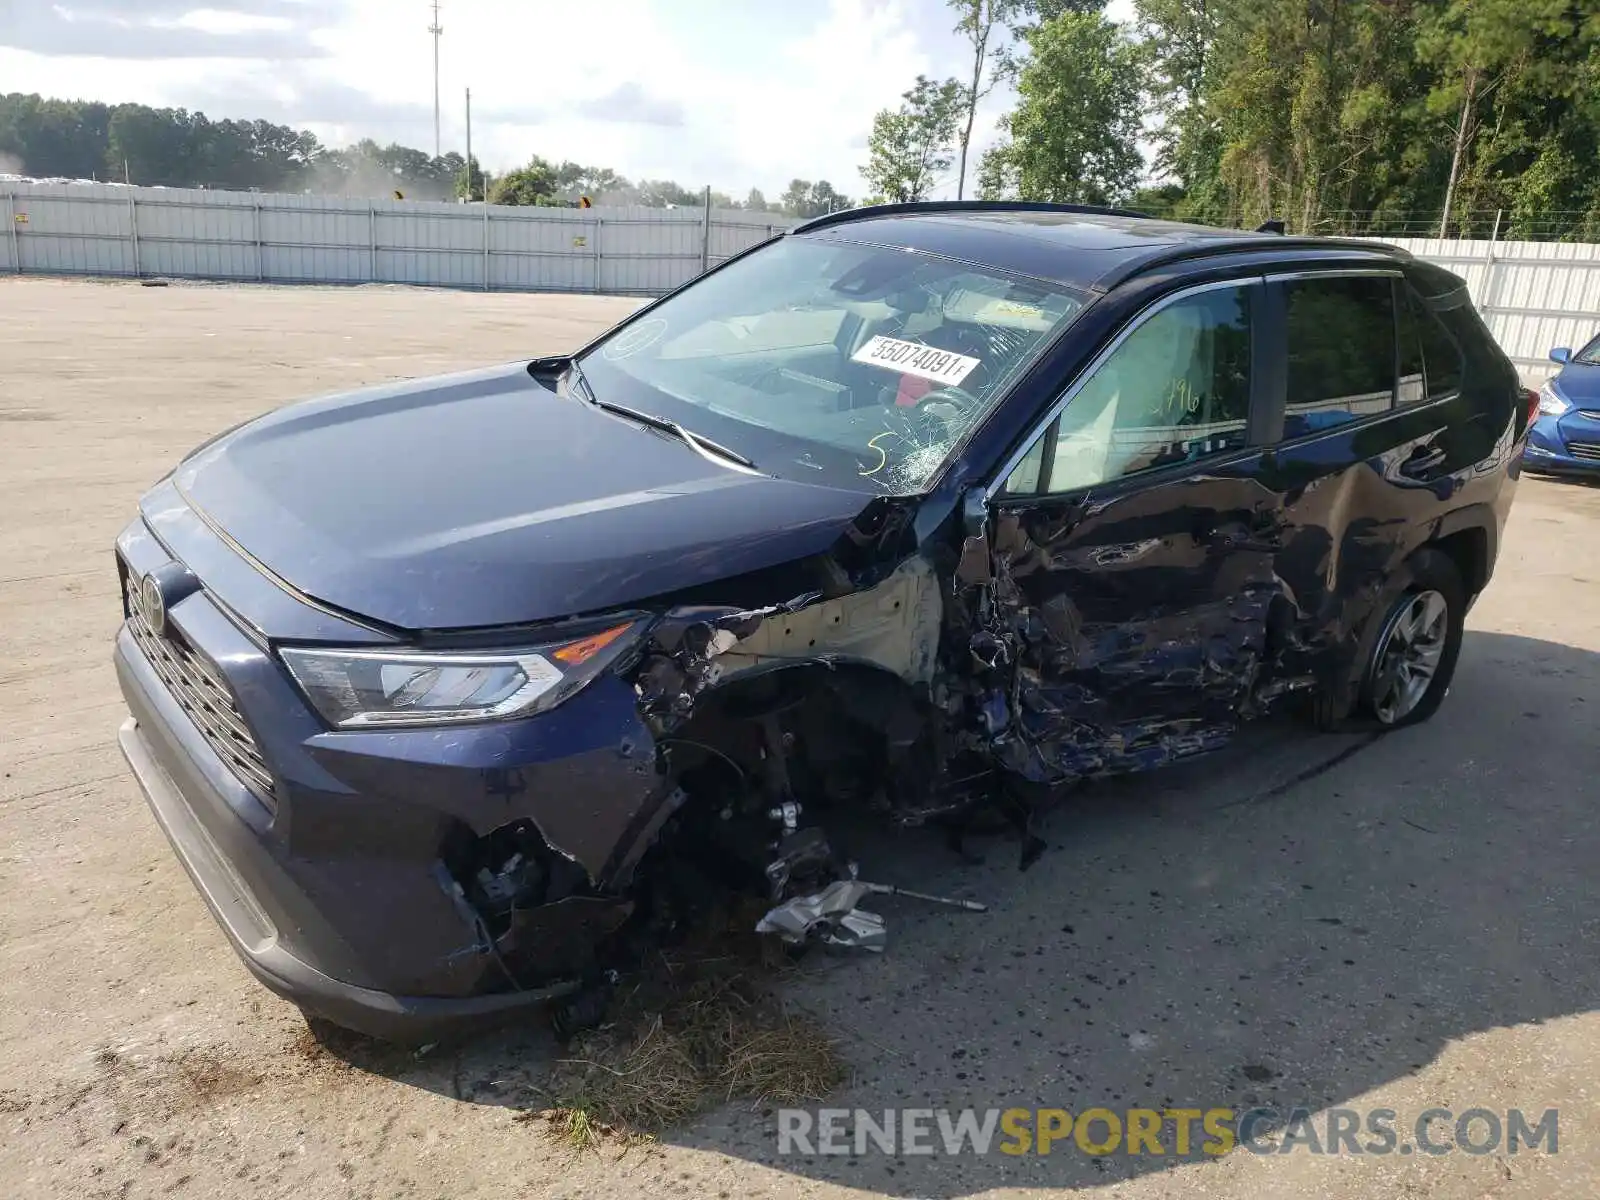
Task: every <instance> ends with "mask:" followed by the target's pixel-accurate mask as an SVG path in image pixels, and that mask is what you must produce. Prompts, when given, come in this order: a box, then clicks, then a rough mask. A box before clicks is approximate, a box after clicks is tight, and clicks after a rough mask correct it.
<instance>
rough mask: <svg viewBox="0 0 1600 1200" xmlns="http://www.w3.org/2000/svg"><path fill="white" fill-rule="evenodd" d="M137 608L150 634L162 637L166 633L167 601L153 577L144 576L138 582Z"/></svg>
mask: <svg viewBox="0 0 1600 1200" xmlns="http://www.w3.org/2000/svg"><path fill="white" fill-rule="evenodd" d="M139 607H140V608H142V609H143V610H144V619H145V621H146V622H147V623H148V624H149V626H150V629H151V631H152V632H154V633H155V634H156V636H158V637H163V636H165V635H166V632H167V599H166V597H165V596H163V595H162V594H161V582H160V581H159V580H158V579H157V578H156V577H155V575H154V574H153V573H152V574H149V575H146V576H145V577H144V578H143V579H141V580H140V581H139Z"/></svg>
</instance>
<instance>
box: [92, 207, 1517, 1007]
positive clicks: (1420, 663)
mask: <svg viewBox="0 0 1600 1200" xmlns="http://www.w3.org/2000/svg"><path fill="white" fill-rule="evenodd" d="M1536 403H1537V397H1533V396H1531V395H1529V394H1528V393H1526V392H1525V391H1524V390H1523V389H1522V388H1521V387H1520V385H1519V382H1518V379H1517V375H1516V372H1515V371H1514V370H1513V368H1512V366H1511V364H1510V362H1509V361H1508V360H1507V359H1506V357H1505V355H1503V354H1502V353H1501V352H1500V351H1499V350H1498V349H1497V348H1496V346H1495V345H1494V343H1493V341H1492V340H1491V339H1490V337H1489V335H1488V333H1487V331H1486V330H1485V327H1484V325H1483V323H1482V322H1481V321H1480V320H1479V318H1478V317H1477V315H1476V314H1475V313H1474V311H1473V309H1472V307H1471V305H1470V303H1469V301H1468V298H1467V292H1466V289H1465V287H1464V286H1463V284H1462V282H1461V280H1460V279H1458V278H1456V277H1455V276H1453V275H1450V274H1448V273H1446V272H1444V271H1442V270H1439V269H1438V268H1435V267H1432V266H1428V265H1425V264H1423V263H1419V262H1414V261H1412V260H1411V259H1410V258H1409V257H1407V256H1406V255H1405V254H1403V253H1401V252H1399V251H1397V250H1394V249H1390V248H1387V247H1384V246H1381V245H1376V244H1371V243H1356V242H1337V241H1327V240H1318V239H1306V238H1297V237H1286V236H1283V235H1281V234H1279V233H1273V232H1260V233H1243V232H1238V231H1227V230H1218V229H1210V228H1200V227H1195V226H1187V225H1181V224H1173V223H1167V222H1162V221H1156V220H1150V219H1145V218H1141V217H1139V216H1138V215H1136V214H1126V213H1119V212H1116V211H1111V210H1097V209H1086V208H1069V207H1063V206H1046V205H1027V204H983V203H951V204H923V205H908V206H888V207H882V208H869V209H862V210H856V211H852V212H845V213H838V214H834V215H832V216H828V217H824V218H821V219H818V220H815V221H812V222H810V223H808V224H805V225H801V226H800V227H798V228H796V229H794V230H792V231H790V232H788V233H786V234H785V235H783V236H781V237H778V238H776V239H774V240H772V241H770V242H767V243H765V244H763V245H761V246H759V247H757V248H755V249H753V250H751V251H748V252H746V253H744V254H742V255H740V256H738V257H736V258H734V259H732V260H731V261H729V262H727V263H726V264H724V265H722V266H720V267H718V268H717V269H715V270H713V271H711V272H710V273H708V274H706V275H704V276H702V277H701V278H699V279H697V280H695V281H694V282H692V283H690V284H688V285H686V286H685V287H683V288H681V289H679V290H678V291H676V292H674V293H673V294H671V295H669V296H667V297H665V298H664V299H661V300H659V301H657V302H655V303H654V304H651V305H649V306H647V307H645V308H643V309H641V310H640V311H639V312H637V313H635V314H634V315H633V316H631V317H629V318H628V319H627V320H626V321H624V322H622V323H621V324H620V325H618V326H617V327H616V328H614V329H612V330H611V331H609V332H608V333H606V334H605V335H603V336H602V337H600V338H598V339H596V340H595V341H594V342H593V343H591V344H590V345H588V346H586V347H584V348H583V349H582V350H580V351H578V352H576V353H574V354H572V355H570V356H564V357H559V358H544V359H538V360H535V361H532V362H527V361H523V362H515V363H511V364H508V365H505V366H500V367H495V368H491V369H487V370H480V371H474V372H470V373H467V374H461V375H453V376H448V377H445V378H439V379H428V380H419V381H415V382H411V383H405V384H399V385H385V386H382V387H376V388H369V389H365V390H361V391H356V392H352V393H349V394H346V395H340V396H334V397H331V398H328V399H323V400H317V401H312V402H310V403H305V404H299V405H294V406H291V407H288V408H285V409H283V410H281V411H278V412H275V413H272V414H269V415H267V416H264V417H261V418H259V419H257V420H254V421H251V422H249V423H247V424H245V425H243V426H240V427H238V428H235V429H233V430H230V431H228V432H226V433H224V434H222V435H220V436H218V437H217V438H215V439H213V440H212V441H210V442H208V443H206V444H205V445H203V446H202V447H200V448H199V449H198V450H196V451H194V452H193V453H191V454H190V455H189V456H188V457H187V458H185V459H184V460H183V461H182V462H181V463H180V464H179V465H178V466H177V468H176V469H175V470H174V471H173V472H172V474H171V475H169V476H168V477H167V478H166V479H164V480H162V481H161V482H159V483H158V484H156V486H155V487H154V488H153V489H152V490H151V491H150V492H148V493H147V494H146V495H145V496H144V497H143V499H142V501H141V503H140V511H139V515H138V517H137V519H135V520H134V521H133V522H132V524H130V525H129V526H128V527H127V529H126V530H124V531H123V533H122V535H121V536H120V538H119V539H118V541H117V547H116V561H117V567H118V570H119V572H120V574H121V579H122V585H123V597H124V614H125V617H126V621H125V623H124V624H123V626H122V628H121V631H120V633H119V634H118V637H117V644H116V664H117V670H118V674H119V676H120V679H121V684H122V690H123V693H124V695H125V697H126V699H127V704H128V707H129V709H130V711H131V716H130V717H129V719H128V720H127V721H126V722H125V723H124V724H123V726H122V730H121V735H120V737H121V744H122V748H123V751H124V752H125V754H126V756H127V759H128V761H129V763H130V765H131V766H132V768H133V771H134V774H135V775H136V776H137V778H138V780H139V783H140V784H141V786H142V788H143V790H144V792H145V794H146V795H147V797H148V798H149V802H150V805H151V808H152V809H153V810H154V813H155V815H156V817H157V819H158V820H159V822H160V823H161V825H162V827H163V829H164V830H165V831H166V833H167V835H168V837H169V839H170V840H171V842H172V845H173V847H174V849H175V850H176V851H177V854H178V856H179V858H180V859H181V860H182V862H183V864H184V866H185V867H186V868H187V869H188V871H189V873H190V875H191V876H192V877H193V879H194V881H195V883H196V884H197V885H198V887H199V888H200V890H201V892H202V894H203V895H204V897H205V899H206V901H207V903H208V904H209V906H210V908H211V910H212V912H213V913H214V914H215V916H216V918H217V920H218V921H219V923H220V924H221V925H222V927H223V929H224V931H225V932H226V933H227V935H228V938H229V940H230V941H231V942H232V944H233V946H234V948H235V949H236V950H237V951H238V952H239V953H240V955H241V956H242V957H243V958H244V960H245V962H246V963H247V964H248V965H249V967H250V969H251V970H252V971H253V972H254V973H255V974H256V975H257V976H258V977H259V978H260V979H261V981H262V982H263V983H265V984H266V985H267V986H268V987H270V988H272V989H273V990H274V991H276V992H278V993H280V994H281V995H283V996H285V997H287V998H288V999H290V1000H292V1001H293V1002H294V1003H296V1004H298V1005H300V1006H301V1007H302V1008H303V1009H304V1010H305V1011H306V1012H307V1013H308V1014H311V1015H313V1016H318V1017H323V1018H326V1019H329V1020H331V1021H333V1022H335V1023H338V1024H341V1025H345V1026H349V1027H351V1028H354V1029H358V1030H363V1031H366V1032H369V1033H372V1034H376V1035H379V1036H385V1037H395V1038H408V1037H414V1036H415V1037H421V1036H431V1035H432V1034H433V1033H435V1032H436V1031H437V1030H438V1029H439V1028H440V1027H441V1026H448V1025H453V1024H456V1023H460V1022H471V1021H474V1020H478V1019H482V1018H486V1017H489V1016H492V1015H494V1014H499V1013H506V1012H509V1011H512V1010H516V1009H519V1008H522V1007H523V1006H526V1005H529V1004H534V1003H538V1002H543V1001H547V1000H551V999H553V998H556V997H568V998H569V999H568V1002H569V1003H570V1002H571V1001H570V997H572V996H573V995H574V994H577V995H582V994H583V992H582V991H581V989H583V988H585V987H586V986H588V985H589V984H590V983H591V982H592V981H594V980H595V979H597V978H599V977H601V976H602V975H603V974H604V973H605V972H607V971H608V970H609V969H610V968H611V967H613V966H614V965H615V964H617V963H619V962H623V961H625V960H626V959H627V956H628V955H629V954H630V953H631V952H632V949H631V948H634V947H637V946H640V945H645V944H649V943H650V941H651V939H653V938H658V937H662V936H666V935H667V934H668V933H670V931H671V930H673V929H677V928H681V927H682V926H683V925H684V924H685V922H687V921H689V920H691V919H692V917H693V915H694V914H695V913H696V912H697V911H698V910H699V907H700V906H703V905H704V903H705V897H706V896H707V895H708V894H713V893H715V894H725V893H726V890H727V889H734V890H736V891H742V892H749V893H752V894H754V895H755V896H757V897H759V898H760V899H761V900H762V901H763V902H764V903H765V904H766V905H767V906H768V911H767V915H766V917H765V918H763V919H762V921H761V923H760V926H759V927H760V928H762V929H763V930H767V931H772V932H775V933H777V934H779V935H780V936H783V937H785V938H787V939H788V940H790V941H794V942H805V941H809V940H822V941H832V942H836V943H844V944H854V945H865V946H869V947H871V946H875V945H877V944H879V939H880V938H881V935H882V932H883V931H882V926H881V922H878V921H877V920H876V918H874V917H873V916H872V914H870V913H867V912H864V911H863V910H861V909H860V908H859V907H857V905H856V901H857V900H858V899H859V898H860V897H861V895H862V894H863V892H864V891H865V890H866V889H867V885H865V884H862V883H860V882H858V881H856V880H855V879H854V876H853V867H852V866H851V865H850V864H848V863H847V862H846V861H844V859H843V856H842V855H841V854H840V853H839V851H838V850H837V848H836V846H835V842H836V841H837V836H835V837H834V840H833V841H830V830H832V829H833V828H834V827H835V823H836V822H838V821H840V820H842V819H844V818H851V819H854V818H856V817H858V816H862V815H867V814H876V815H878V816H881V818H882V819H883V820H885V821H889V822H897V823H900V824H902V825H918V824H925V823H937V824H942V825H944V826H946V827H948V828H949V829H950V830H951V831H952V832H953V833H954V834H956V835H959V832H960V830H961V829H962V827H963V822H966V821H969V820H971V819H972V818H973V816H974V814H978V813H984V812H992V811H994V810H999V811H1002V812H1005V813H1008V814H1011V815H1012V816H1013V817H1014V818H1015V819H1016V820H1017V821H1018V823H1019V824H1020V825H1022V826H1023V827H1024V829H1025V827H1026V824H1027V819H1028V814H1029V813H1030V812H1031V811H1032V810H1033V808H1034V806H1036V805H1037V804H1039V803H1042V802H1043V801H1044V800H1045V799H1046V798H1048V796H1050V795H1051V794H1052V793H1053V792H1054V791H1055V789H1056V788H1057V787H1058V786H1059V785H1064V784H1069V783H1071V782H1073V781H1077V780H1083V779H1086V778H1090V777H1094V776H1099V775H1104V774H1108V773H1113V772H1124V771H1132V770H1139V769H1144V768H1148V767H1154V766H1158V765H1161V764H1164V763H1169V762H1171V761H1173V760H1175V759H1179V758H1183V757H1185V756H1188V755H1193V754H1197V753H1200V752H1204V751H1208V750H1211V749H1214V748H1215V747H1218V746H1220V745H1222V744H1223V743H1224V742H1225V741H1226V740H1227V739H1228V737H1229V735H1230V734H1231V733H1232V732H1233V731H1234V730H1235V729H1236V728H1237V727H1238V726H1239V724H1240V723H1241V722H1242V721H1244V720H1246V719H1248V718H1251V717H1254V716H1257V715H1259V714H1261V713H1264V712H1267V711H1270V710H1272V709H1273V708H1274V707H1276V706H1281V705H1290V704H1293V705H1297V706H1299V707H1300V708H1301V709H1303V711H1305V712H1307V713H1308V714H1310V715H1311V716H1312V717H1314V718H1315V720H1317V721H1318V722H1319V723H1321V724H1324V725H1330V724H1336V723H1341V722H1345V721H1348V720H1361V721H1367V722H1372V723H1375V724H1376V725H1378V726H1381V727H1396V726H1401V725H1406V724H1409V723H1412V722H1416V721H1420V720H1423V719H1425V718H1426V717H1428V716H1430V715H1431V714H1432V713H1433V712H1434V711H1435V710H1436V709H1437V708H1438V706H1439V704H1440V702H1441V701H1442V700H1443V698H1444V696H1445V691H1446V688H1447V687H1448V685H1449V682H1450V678H1451V674H1452V672H1453V670H1454V668H1455V663H1456V656H1457V654H1458V652H1459V650H1460V646H1461V632H1462V619H1463V616H1464V614H1465V612H1466V610H1467V607H1468V606H1469V605H1470V604H1471V603H1472V601H1473V599H1474V598H1475V597H1476V596H1477V595H1478V594H1479V593H1480V592H1481V591H1482V590H1483V588H1484V587H1485V585H1486V584H1487V583H1488V581H1489V577H1490V573H1491V571H1492V570H1493V567H1494V563H1495V558H1496V554H1497V551H1498V548H1499V543H1500V537H1501V531H1502V530H1503V528H1504V525H1505V520H1506V515H1507V512H1508V510H1509V508H1510V505H1511V502H1512V493H1513V490H1514V487H1515V480H1516V476H1517V464H1518V463H1519V461H1520V458H1521V454H1522V451H1523V448H1524V443H1525V439H1526V437H1527V431H1528V427H1529V422H1530V418H1531V414H1532V411H1533V409H1534V407H1536Z"/></svg>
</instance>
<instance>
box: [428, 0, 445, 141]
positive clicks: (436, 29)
mask: <svg viewBox="0 0 1600 1200" xmlns="http://www.w3.org/2000/svg"><path fill="white" fill-rule="evenodd" d="M428 32H429V33H431V34H433V156H434V157H435V158H438V157H439V155H440V153H442V150H441V147H440V143H439V35H440V34H442V33H443V32H444V26H442V25H440V24H439V0H433V24H432V25H429V26H428Z"/></svg>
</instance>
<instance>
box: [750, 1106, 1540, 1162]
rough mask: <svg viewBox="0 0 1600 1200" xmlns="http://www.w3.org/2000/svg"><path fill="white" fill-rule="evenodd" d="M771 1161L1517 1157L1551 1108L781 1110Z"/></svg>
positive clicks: (1534, 1146)
mask: <svg viewBox="0 0 1600 1200" xmlns="http://www.w3.org/2000/svg"><path fill="white" fill-rule="evenodd" d="M777 1116H778V1153H779V1154H809V1155H816V1154H838V1155H856V1156H861V1155H867V1154H872V1153H880V1154H887V1155H906V1154H922V1155H933V1154H943V1155H961V1154H971V1155H985V1154H993V1153H999V1154H1011V1155H1023V1154H1055V1153H1062V1152H1069V1153H1081V1154H1088V1155H1107V1154H1127V1155H1171V1156H1173V1157H1178V1158H1182V1157H1188V1156H1191V1155H1209V1156H1213V1157H1215V1156H1219V1155H1223V1154H1228V1153H1230V1152H1232V1151H1233V1150H1235V1149H1243V1150H1247V1151H1249V1152H1250V1153H1252V1154H1295V1153H1302V1154H1342V1155H1366V1154H1376V1155H1385V1154H1400V1155H1409V1154H1429V1155H1440V1154H1452V1153H1462V1154H1493V1153H1497V1152H1501V1153H1506V1154H1518V1153H1522V1152H1524V1151H1538V1152H1540V1153H1544V1154H1556V1153H1558V1152H1559V1149H1560V1138H1559V1124H1560V1114H1559V1112H1558V1110H1556V1109H1553V1108H1547V1109H1545V1110H1544V1111H1543V1112H1541V1113H1538V1114H1537V1115H1532V1114H1526V1113H1524V1112H1523V1111H1522V1110H1521V1109H1516V1108H1513V1109H1508V1110H1506V1111H1504V1112H1496V1111H1494V1110H1492V1109H1488V1108H1468V1109H1463V1110H1461V1111H1460V1112H1456V1111H1454V1110H1452V1109H1447V1108H1426V1109H1422V1110H1421V1111H1420V1112H1418V1113H1416V1114H1415V1115H1407V1116H1402V1115H1401V1114H1400V1113H1398V1112H1396V1111H1395V1110H1394V1109H1392V1108H1373V1109H1365V1110H1361V1109H1354V1108H1330V1109H1326V1110H1323V1111H1321V1112H1313V1110H1312V1109H1311V1108H1309V1107H1305V1108H1287V1109H1281V1108H1247V1109H1242V1110H1235V1109H1231V1108H1204V1109H1203V1108H1164V1109H1156V1108H1130V1109H1122V1110H1115V1111H1114V1110H1112V1109H1109V1108H1088V1109H1084V1110H1082V1111H1081V1112H1078V1113H1072V1112H1069V1111H1068V1110H1067V1109H1064V1108H1006V1109H999V1108H990V1109H972V1108H963V1109H942V1108H901V1109H892V1108H891V1109H877V1110H872V1109H863V1108H855V1109H850V1108H819V1109H816V1110H812V1109H805V1108H781V1109H779V1110H778V1114H777Z"/></svg>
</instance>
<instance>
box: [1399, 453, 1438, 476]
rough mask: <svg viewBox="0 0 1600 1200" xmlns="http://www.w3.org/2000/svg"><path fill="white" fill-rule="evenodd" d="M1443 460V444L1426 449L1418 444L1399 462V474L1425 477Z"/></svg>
mask: <svg viewBox="0 0 1600 1200" xmlns="http://www.w3.org/2000/svg"><path fill="white" fill-rule="evenodd" d="M1444 460H1445V452H1444V447H1443V446H1429V447H1427V448H1426V449H1424V448H1423V447H1421V446H1419V447H1417V449H1416V450H1415V451H1413V452H1412V454H1411V457H1410V458H1408V459H1406V460H1405V462H1403V463H1401V464H1400V474H1402V475H1404V476H1406V477H1407V478H1408V479H1426V478H1427V477H1428V476H1429V475H1430V474H1431V473H1432V472H1433V471H1434V470H1435V469H1436V468H1438V467H1442V466H1443V465H1444Z"/></svg>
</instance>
